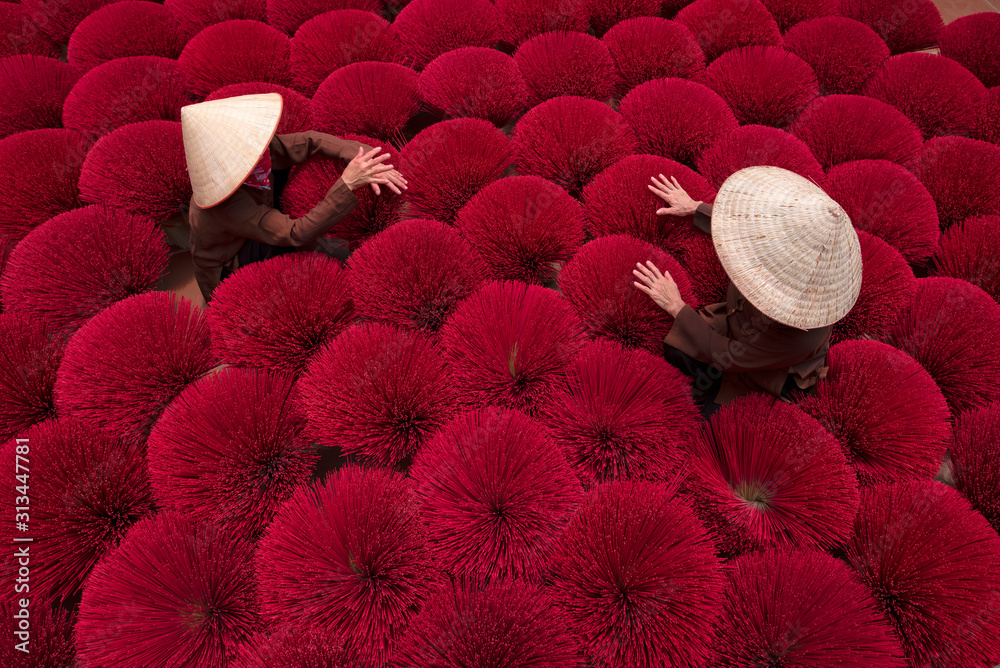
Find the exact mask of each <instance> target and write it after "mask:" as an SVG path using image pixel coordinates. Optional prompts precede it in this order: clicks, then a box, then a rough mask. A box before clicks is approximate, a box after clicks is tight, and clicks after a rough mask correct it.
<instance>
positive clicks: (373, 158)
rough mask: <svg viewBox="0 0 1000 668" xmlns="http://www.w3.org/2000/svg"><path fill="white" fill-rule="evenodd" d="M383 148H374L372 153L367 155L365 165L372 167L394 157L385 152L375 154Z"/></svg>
mask: <svg viewBox="0 0 1000 668" xmlns="http://www.w3.org/2000/svg"><path fill="white" fill-rule="evenodd" d="M381 150H382V149H381V148H380V147H379V148H374V149H372V151H371V153H369V154H368V155H367V156H366V157H365V163H364V166H365V167H370V166H372V165H381V164H383V163H385V161H386V160H388V159H389V158H391V157H392V156H391V155H390V154H388V153H383V154H382V155H375V152H376V151H381Z"/></svg>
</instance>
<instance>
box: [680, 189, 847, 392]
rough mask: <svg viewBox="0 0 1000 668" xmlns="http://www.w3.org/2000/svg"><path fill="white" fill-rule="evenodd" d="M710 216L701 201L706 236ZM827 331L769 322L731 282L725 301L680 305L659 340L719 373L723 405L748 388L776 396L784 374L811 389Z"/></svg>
mask: <svg viewBox="0 0 1000 668" xmlns="http://www.w3.org/2000/svg"><path fill="white" fill-rule="evenodd" d="M711 219H712V205H711V204H702V205H700V206H699V207H698V212H697V214H696V215H695V220H694V224H695V226H696V227H697V228H698V229H700V230H701V231H702V232H705V233H706V234H711ZM832 333H833V326H832V325H829V326H827V327H819V328H817V329H810V330H803V329H798V328H795V327H790V326H789V325H785V324H782V323H780V322H777V321H775V320H772V319H771V318H769V317H767V316H766V315H764V314H763V313H762V312H761V311H760V310H759V309H757V307H756V306H754V305H753V304H751V303H750V302H749V301H747V300H746V298H745V297H744V296H743V295H742V294H740V291H739V290H737V289H736V286H735V285H733V283H732V281H730V283H729V291H728V293H727V294H726V301H725V302H722V303H719V304H711V305H709V306H706V307H705V308H703V309H701V310H699V311H695V310H694V309H693V308H691V307H690V306H685V307H684V308H683V309H681V311H680V312H679V313H678V314H677V317H676V318H675V319H674V323H673V326H672V327H671V328H670V333H669V334H668V335H667V337H666V339H664V343H666V344H667V345H670V346H673V347H674V348H677V349H678V350H680V351H681V352H683V353H685V354H687V355H689V356H691V357H693V358H694V359H696V360H698V361H700V362H705V363H707V364H711V365H712V366H714V367H716V368H718V369H719V370H720V371H722V372H723V375H722V386H721V387H720V389H719V393H718V395H717V396H716V398H715V401H716V403H720V404H724V403H726V402H727V401H730V400H731V399H735V398H736V397H739V396H742V395H744V394H748V393H750V392H767V393H769V394H773V395H775V396H779V395H780V394H781V389H782V387H784V385H785V381H786V380H787V379H788V375H789V374H791V375H792V378H794V380H795V383H796V385H798V387H799V388H802V389H805V388H808V387H812V386H813V385H815V384H816V381H817V380H818V379H819V378H822V377H825V376H826V371H827V366H826V354H827V351H828V350H829V349H830V335H831V334H832Z"/></svg>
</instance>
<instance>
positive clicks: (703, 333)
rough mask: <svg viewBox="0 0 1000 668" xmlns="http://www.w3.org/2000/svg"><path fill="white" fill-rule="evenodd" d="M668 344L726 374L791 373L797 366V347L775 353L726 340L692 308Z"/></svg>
mask: <svg viewBox="0 0 1000 668" xmlns="http://www.w3.org/2000/svg"><path fill="white" fill-rule="evenodd" d="M664 342H665V343H667V344H668V345H671V346H673V347H674V348H677V349H678V350H680V351H681V352H683V353H686V354H687V355H689V356H690V357H692V358H694V359H696V360H698V361H699V362H705V363H706V364H711V365H713V366H715V367H716V368H718V369H720V370H722V371H726V372H734V373H741V372H744V371H765V370H770V369H787V368H789V367H790V366H792V365H793V364H794V363H795V360H794V359H793V358H794V357H795V355H796V350H795V349H794V347H792V346H789V347H787V348H785V349H784V350H781V349H780V347H779V349H775V350H771V349H766V348H762V347H760V346H758V345H754V344H749V343H745V342H743V341H738V340H734V339H731V338H729V337H728V336H723V335H722V334H719V333H718V332H717V331H715V330H714V329H713V328H712V326H711V325H710V324H709V323H708V321H707V320H705V319H704V318H702V317H701V316H700V315H699V314H698V312H697V311H695V310H694V309H693V308H692V307H690V306H685V307H684V308H682V309H681V310H680V311H679V312H678V313H677V316H676V317H675V318H674V323H673V325H672V326H671V328H670V333H669V334H668V335H667V337H666V339H664Z"/></svg>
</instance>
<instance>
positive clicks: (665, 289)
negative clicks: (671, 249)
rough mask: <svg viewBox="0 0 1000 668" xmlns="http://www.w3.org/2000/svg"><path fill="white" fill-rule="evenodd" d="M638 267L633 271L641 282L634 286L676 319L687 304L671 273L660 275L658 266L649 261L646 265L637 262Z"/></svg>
mask: <svg viewBox="0 0 1000 668" xmlns="http://www.w3.org/2000/svg"><path fill="white" fill-rule="evenodd" d="M636 267H638V269H633V270H632V273H633V274H635V276H636V278H638V279H639V280H638V281H636V282H635V283H634V284H633V285H635V287H637V288H639V289H640V290H642V291H643V292H645V293H646V294H647V295H649V296H650V297H651V298H652V300H653V301H654V302H656V305H657V306H659V307H660V308H662V309H663V310H664V311H666V312H667V313H669V314H670V315H672V316H673V317H675V318H676V317H677V314H678V313H680V311H681V309H682V308H684V307H685V306H687V304H686V303H685V302H684V298H683V297H681V291H680V290H678V289H677V284H676V283H674V279H673V278H672V277H671V276H670V272H669V271H664V272H663V273H660V270H659V269H657V268H656V265H655V264H653V263H652V262H650V261H648V260H647V261H646V264H642V263H641V262H637V263H636Z"/></svg>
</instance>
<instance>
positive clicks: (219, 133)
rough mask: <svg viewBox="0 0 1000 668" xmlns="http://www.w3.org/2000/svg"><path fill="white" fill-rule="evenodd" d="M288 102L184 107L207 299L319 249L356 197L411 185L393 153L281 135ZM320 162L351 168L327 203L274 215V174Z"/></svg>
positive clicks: (196, 256) (324, 138)
mask: <svg viewBox="0 0 1000 668" xmlns="http://www.w3.org/2000/svg"><path fill="white" fill-rule="evenodd" d="M281 108H282V99H281V95H279V94H277V93H267V94H260V95H242V96H239V97H231V98H224V99H221V100H213V101H210V102H201V103H199V104H192V105H188V106H186V107H182V108H181V128H182V131H183V135H184V154H185V157H186V159H187V167H188V174H189V175H190V177H191V187H192V189H193V191H194V195H193V197H192V198H191V206H190V209H189V213H188V223H189V225H190V226H191V234H190V245H191V258H192V260H193V261H194V268H195V277H196V278H197V280H198V286H199V287H200V288H201V292H202V294H203V295H204V296H205V300H206V301H208V300H209V299H211V296H212V292H213V291H214V290H215V288H216V286H218V284H219V282H220V281H221V280H222V278H224V277H225V276H226V275H228V274H229V273H231V272H232V271H235V270H236V269H237V268H238V267H240V266H242V265H246V264H249V263H251V262H254V261H257V260H262V259H266V258H268V257H272V256H274V255H279V254H281V253H283V252H288V251H292V250H296V249H299V248H307V247H311V246H312V245H313V244H314V243H315V241H316V239H318V238H319V237H321V236H322V235H323V234H324V233H325V232H326V231H327V230H329V229H330V228H331V227H333V225H334V224H336V223H337V221H339V220H341V219H342V218H344V217H345V216H346V215H347V214H349V213H350V212H351V210H352V209H353V208H354V207H355V206H356V205H357V203H358V199H357V197H355V195H354V191H355V190H357V189H358V188H362V187H364V186H369V185H370V186H371V187H372V189H373V190H374V191H375V193H376V195H378V194H380V193H381V188H380V186H386V187H387V188H389V189H390V190H392V191H393V192H394V193H396V194H399V193H400V192H401V190H405V189H406V180H405V179H404V178H403V177H402V176H401V175H400V174H399V172H397V171H396V170H395V169H393V166H392V165H391V164H389V163H388V162H387V161H388V160H389V157H390V156H389V154H388V153H384V152H382V150H381V148H372V147H371V146H367V145H365V144H361V143H359V142H356V141H348V140H345V139H339V138H337V137H334V136H332V135H328V134H324V133H321V132H299V133H295V134H289V135H277V134H275V132H276V130H277V127H278V121H279V120H280V119H281ZM315 155H324V156H327V157H330V158H339V159H341V160H344V161H347V163H348V164H347V167H346V168H345V169H344V172H343V174H342V175H341V176H340V178H339V179H337V181H336V183H333V184H332V185H331V186H330V189H329V190H328V191H327V193H326V196H325V197H324V198H323V199H322V200H321V201H320V202H319V203H317V204H316V206H315V207H314V208H313V209H312V210H311V211H309V213H307V214H305V215H304V216H302V217H301V218H291V217H289V216H286V215H285V214H283V213H282V212H280V211H278V210H277V209H275V208H274V193H273V192H272V190H271V181H270V174H271V170H272V169H283V168H286V167H290V166H292V165H298V164H302V163H303V162H305V161H306V160H308V159H309V158H311V157H312V156H315Z"/></svg>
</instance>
